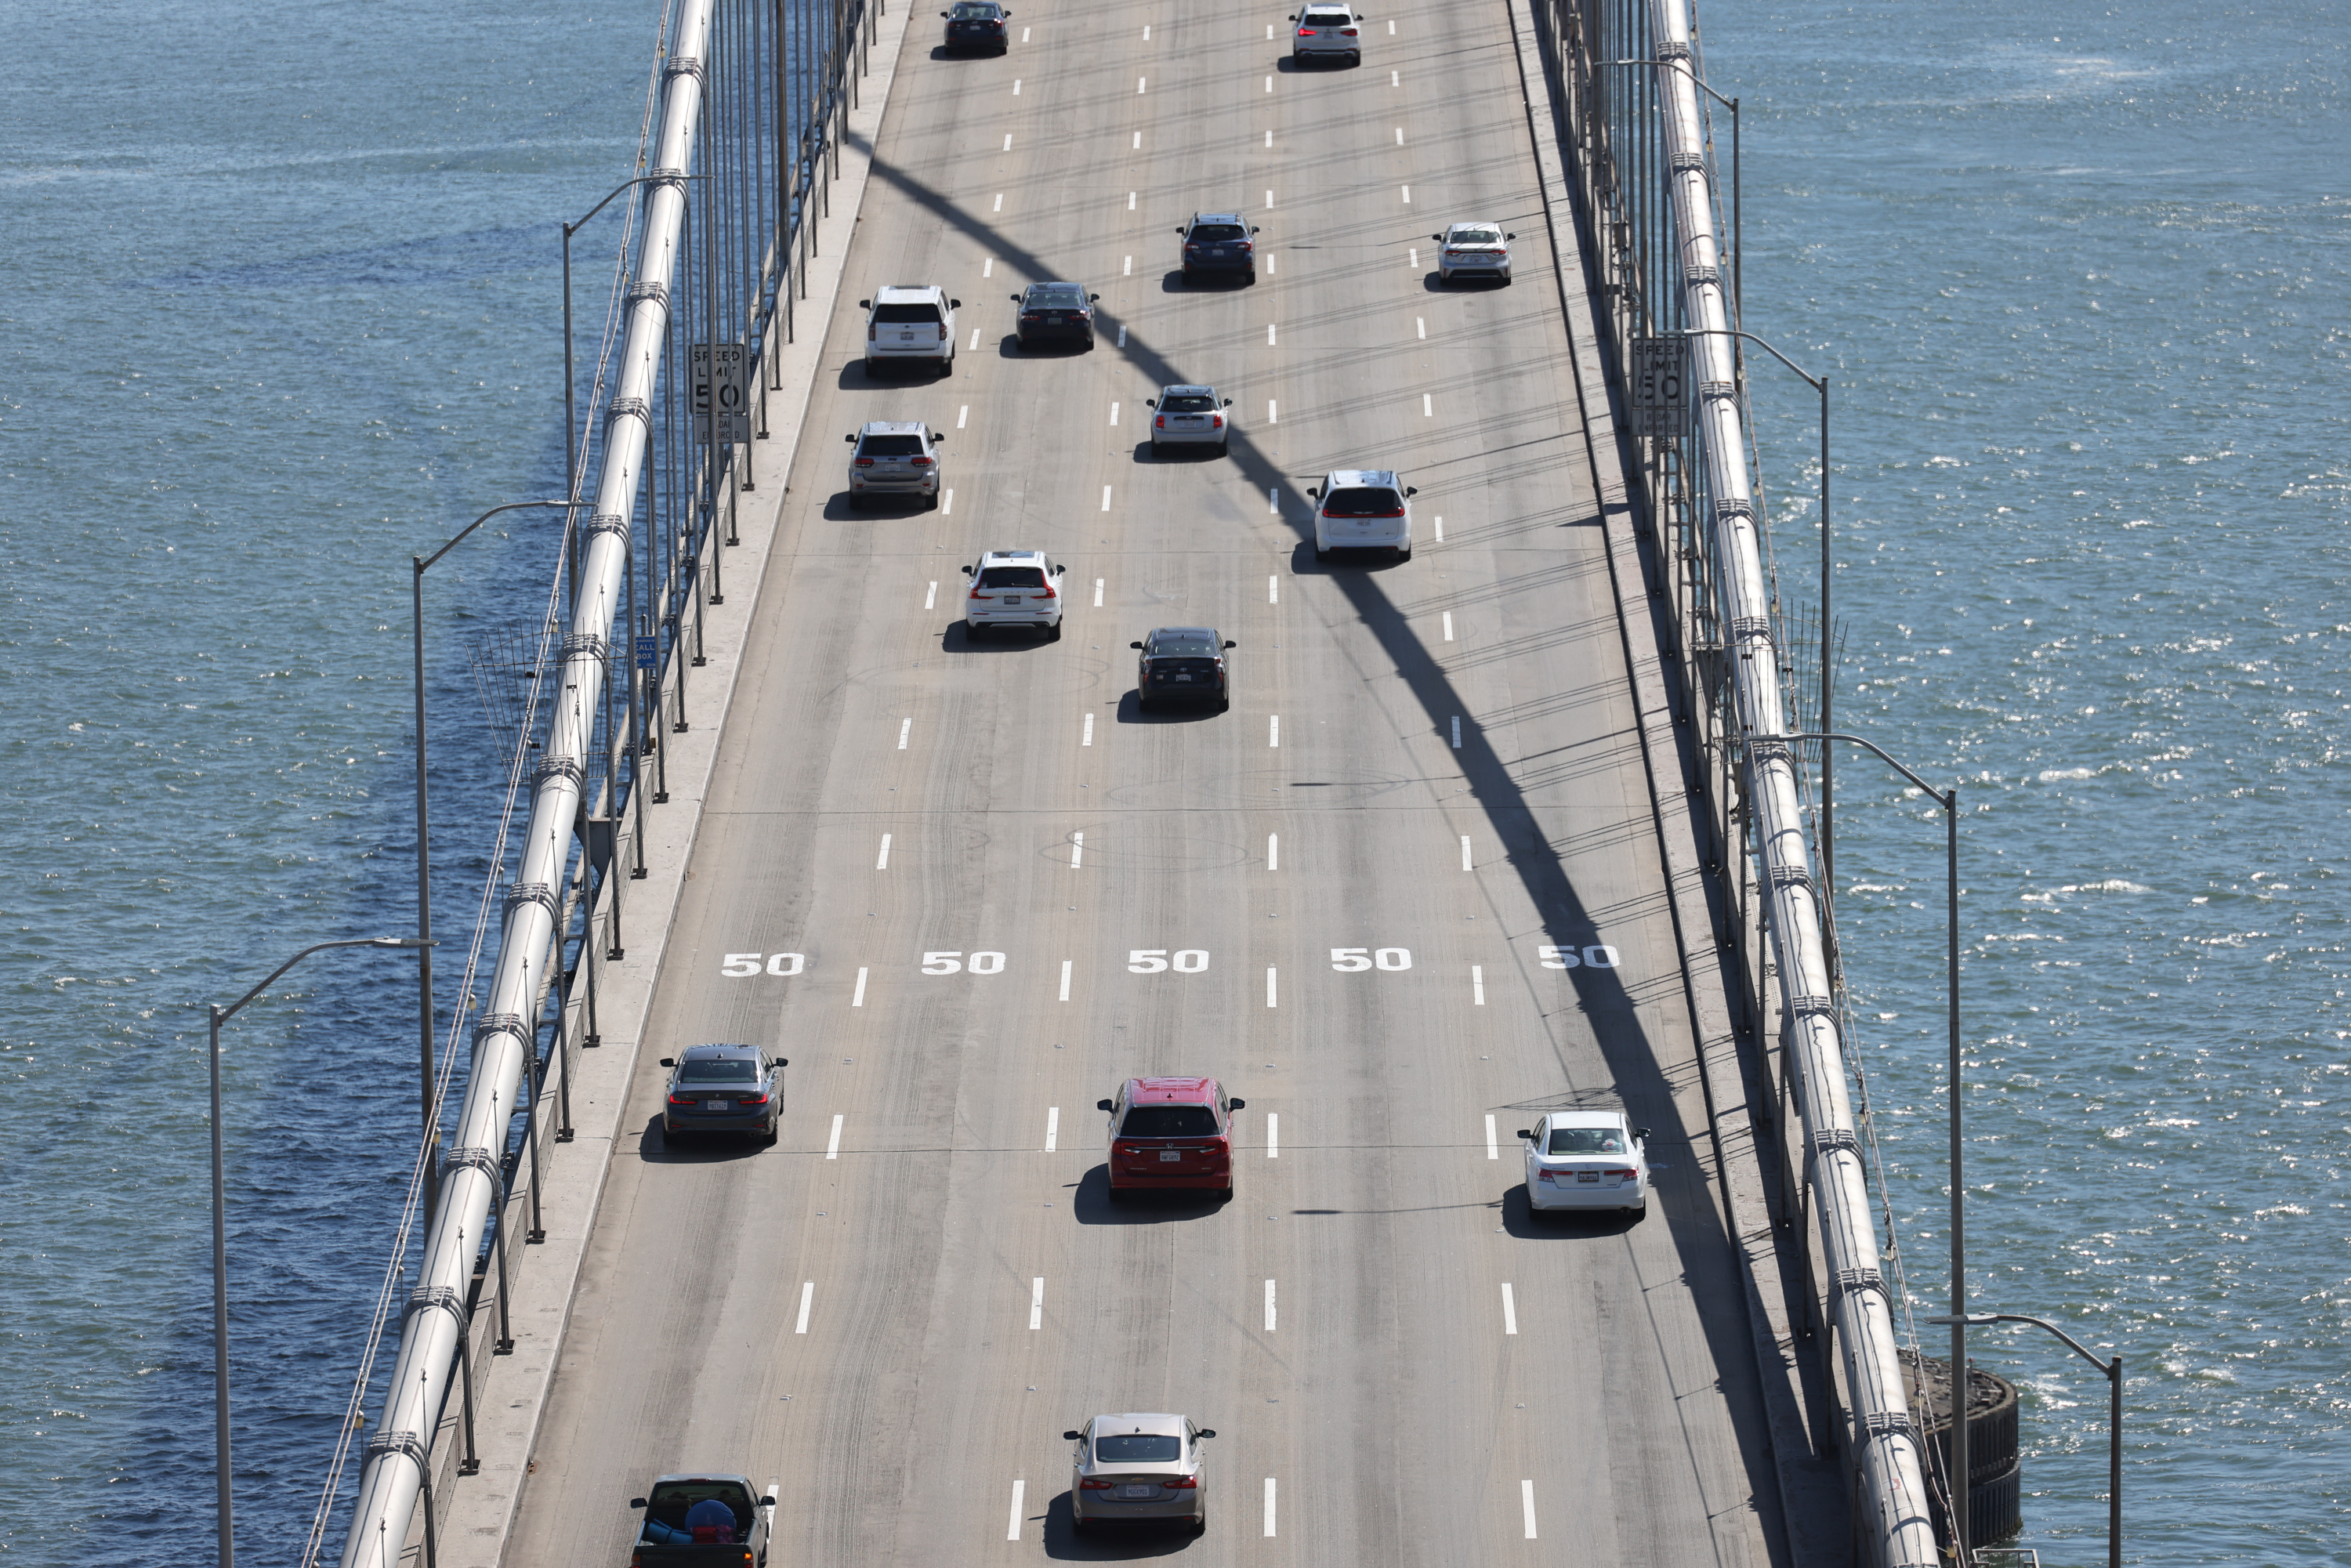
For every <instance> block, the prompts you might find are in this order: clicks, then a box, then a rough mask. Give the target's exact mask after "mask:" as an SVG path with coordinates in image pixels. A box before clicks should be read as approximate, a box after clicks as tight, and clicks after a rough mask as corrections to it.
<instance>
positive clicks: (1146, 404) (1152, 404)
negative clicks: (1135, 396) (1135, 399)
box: [1143, 397, 1159, 408]
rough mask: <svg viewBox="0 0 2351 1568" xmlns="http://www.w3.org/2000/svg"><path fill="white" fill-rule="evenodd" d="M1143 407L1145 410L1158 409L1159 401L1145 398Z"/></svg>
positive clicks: (1153, 398)
mask: <svg viewBox="0 0 2351 1568" xmlns="http://www.w3.org/2000/svg"><path fill="white" fill-rule="evenodd" d="M1143 406H1144V407H1145V408H1157V407H1158V406H1159V400H1158V399H1157V398H1155V397H1147V398H1144V400H1143Z"/></svg>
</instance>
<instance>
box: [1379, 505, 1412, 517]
mask: <svg viewBox="0 0 2351 1568" xmlns="http://www.w3.org/2000/svg"><path fill="white" fill-rule="evenodd" d="M1372 516H1374V517H1403V516H1404V508H1403V507H1397V508H1396V509H1395V511H1393V512H1374V513H1373V514H1372Z"/></svg>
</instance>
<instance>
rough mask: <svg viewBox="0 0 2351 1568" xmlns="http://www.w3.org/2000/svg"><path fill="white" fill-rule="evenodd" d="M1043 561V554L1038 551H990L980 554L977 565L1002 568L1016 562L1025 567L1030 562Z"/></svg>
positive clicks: (1041, 551) (983, 551)
mask: <svg viewBox="0 0 2351 1568" xmlns="http://www.w3.org/2000/svg"><path fill="white" fill-rule="evenodd" d="M1043 559H1045V552H1044V551H1043V550H1040V549H991V550H982V551H981V552H980V555H979V564H980V565H982V566H1002V565H1007V564H1009V563H1011V562H1015V561H1018V562H1019V563H1020V564H1021V565H1023V566H1026V565H1027V564H1029V562H1030V561H1032V560H1033V561H1041V560H1043Z"/></svg>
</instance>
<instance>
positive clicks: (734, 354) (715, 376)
mask: <svg viewBox="0 0 2351 1568" xmlns="http://www.w3.org/2000/svg"><path fill="white" fill-rule="evenodd" d="M690 363H691V365H692V369H693V380H694V438H695V440H696V441H712V442H720V443H726V442H737V441H748V440H750V439H751V402H750V392H749V389H748V388H747V387H746V386H745V385H744V384H743V382H744V378H743V345H742V344H740V343H719V344H717V345H716V346H714V345H712V344H709V343H696V344H694V345H693V349H692V357H691V360H690Z"/></svg>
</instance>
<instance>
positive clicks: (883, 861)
mask: <svg viewBox="0 0 2351 1568" xmlns="http://www.w3.org/2000/svg"><path fill="white" fill-rule="evenodd" d="M873 869H874V870H875V871H888V870H889V869H890V835H889V834H887V833H884V834H883V835H882V852H881V853H880V854H878V855H875V856H874V857H873Z"/></svg>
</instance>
